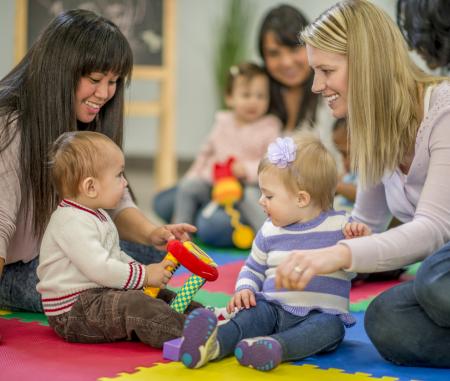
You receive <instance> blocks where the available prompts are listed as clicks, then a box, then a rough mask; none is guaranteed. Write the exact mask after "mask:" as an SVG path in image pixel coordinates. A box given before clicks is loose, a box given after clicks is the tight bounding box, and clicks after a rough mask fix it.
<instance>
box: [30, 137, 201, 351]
mask: <svg viewBox="0 0 450 381" xmlns="http://www.w3.org/2000/svg"><path fill="white" fill-rule="evenodd" d="M124 166H125V163H124V155H123V153H122V151H121V150H120V148H119V147H118V146H117V145H116V144H115V143H114V142H113V141H112V140H111V139H109V138H108V137H107V136H105V135H102V134H100V133H96V132H90V131H76V132H67V133H64V134H62V135H61V136H60V137H59V138H58V139H57V140H56V142H55V143H54V145H53V147H52V151H51V153H50V170H51V174H52V180H53V183H54V186H55V188H56V190H57V193H58V196H59V197H60V199H61V202H60V204H59V205H58V207H57V209H56V210H55V211H54V212H53V214H52V216H51V218H50V222H49V224H48V226H47V229H46V231H45V233H44V236H43V239H42V244H41V250H40V260H39V262H40V263H39V267H38V269H37V274H38V277H39V280H40V281H39V283H38V285H37V290H38V292H39V293H40V294H41V296H42V304H43V307H44V312H45V314H46V315H47V318H48V322H49V325H50V327H52V328H53V329H54V331H55V332H56V333H57V334H58V335H59V336H60V337H62V338H63V339H65V340H67V341H71V342H80V343H101V342H112V341H118V340H131V339H134V338H137V339H138V340H140V341H142V342H144V343H146V344H148V345H151V346H153V347H156V348H160V347H162V345H163V343H164V342H165V341H167V340H170V339H173V338H176V337H179V336H180V335H181V333H182V328H183V323H184V320H185V316H184V315H183V314H180V313H177V312H175V311H174V310H173V309H171V308H170V306H169V304H168V303H169V302H170V301H171V300H172V298H173V297H174V296H175V295H174V293H172V292H171V291H169V290H166V289H164V288H165V286H166V284H167V282H168V281H169V279H170V278H171V276H172V274H171V273H170V272H169V271H168V270H166V267H167V266H173V265H174V264H173V263H172V262H171V261H168V260H163V261H162V262H160V263H156V264H150V265H148V266H144V265H142V264H140V263H137V262H136V261H134V260H133V259H132V258H131V257H129V256H128V255H127V254H125V253H124V252H123V251H121V250H120V247H119V235H118V232H117V229H116V227H115V225H114V222H113V221H112V220H111V217H110V216H109V214H108V213H107V212H106V211H105V210H104V209H113V208H115V207H116V206H117V204H118V203H119V200H120V199H121V198H122V195H123V192H124V190H125V187H126V186H127V181H126V179H125V177H124ZM144 286H152V287H159V288H161V289H162V290H161V291H160V294H159V295H158V298H157V299H156V298H151V297H149V296H147V295H145V294H144V292H143V291H142V288H143V287H144ZM195 306H197V307H198V306H200V305H199V304H195V303H193V304H192V305H191V306H190V309H191V310H192V308H194V307H195Z"/></svg>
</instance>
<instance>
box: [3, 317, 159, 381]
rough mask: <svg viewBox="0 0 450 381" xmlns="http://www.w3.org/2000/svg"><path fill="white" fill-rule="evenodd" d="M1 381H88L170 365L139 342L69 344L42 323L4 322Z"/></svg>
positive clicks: (7, 320)
mask: <svg viewBox="0 0 450 381" xmlns="http://www.w3.org/2000/svg"><path fill="white" fill-rule="evenodd" d="M0 332H1V335H2V342H1V343H0V379H1V380H33V381H48V380H58V381H85V380H96V379H98V378H100V377H114V376H116V375H117V374H118V373H121V372H129V373H132V372H134V371H135V369H136V368H137V367H138V366H146V367H148V366H151V365H153V364H154V363H155V362H167V361H166V360H163V358H162V351H161V350H157V349H153V348H151V347H149V346H147V345H145V344H142V343H139V342H118V343H107V344H96V345H91V344H75V343H67V342H65V341H64V340H62V339H61V338H59V337H58V336H56V334H55V333H54V332H53V331H52V329H51V328H49V327H44V326H41V325H39V324H38V323H22V322H20V321H18V320H16V319H1V318H0Z"/></svg>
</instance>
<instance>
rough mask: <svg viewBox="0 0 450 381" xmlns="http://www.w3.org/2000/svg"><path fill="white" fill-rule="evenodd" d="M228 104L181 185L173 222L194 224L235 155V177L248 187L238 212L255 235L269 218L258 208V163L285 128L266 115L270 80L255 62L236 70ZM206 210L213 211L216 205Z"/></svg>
mask: <svg viewBox="0 0 450 381" xmlns="http://www.w3.org/2000/svg"><path fill="white" fill-rule="evenodd" d="M225 101H226V105H227V107H228V108H229V110H228V111H220V112H218V113H217V114H216V118H215V124H214V126H213V129H212V131H211V133H210V134H209V136H208V137H207V139H206V141H205V143H204V144H203V147H202V149H201V151H200V153H199V154H198V156H197V158H196V159H195V161H194V163H193V165H192V166H191V168H190V169H189V171H188V172H187V174H186V176H185V177H184V178H183V179H182V180H181V182H180V184H179V187H178V190H177V194H176V198H175V209H174V217H173V221H174V222H179V221H183V222H187V223H193V224H194V223H195V216H196V215H197V213H198V212H199V210H200V209H201V208H202V207H203V206H205V205H207V204H208V203H209V202H210V201H211V189H212V183H213V173H212V171H213V167H214V164H218V163H224V162H226V161H227V160H228V159H229V158H230V157H233V158H234V159H235V160H234V162H233V165H232V172H233V175H234V176H235V177H237V178H238V179H239V180H241V182H242V183H243V184H244V197H243V200H242V201H241V202H240V203H239V204H238V205H237V209H238V210H239V211H240V212H241V215H242V217H243V219H244V220H245V221H246V223H248V224H249V225H250V226H251V227H252V228H253V229H254V230H255V231H256V230H257V229H259V227H260V226H261V225H262V223H263V222H264V218H265V217H264V214H263V213H262V211H261V210H260V208H259V207H258V198H259V192H258V188H257V168H258V163H259V161H260V160H261V158H262V157H263V156H264V153H265V151H266V149H267V146H268V144H269V143H270V142H271V141H273V140H274V139H275V138H276V137H277V136H278V135H279V133H280V128H281V122H280V121H279V119H278V118H276V117H275V116H273V115H267V111H268V108H269V79H268V77H267V74H266V73H265V71H264V69H262V68H261V67H259V66H258V65H255V64H253V63H242V64H240V65H235V66H232V67H231V68H230V71H229V74H228V83H227V87H226V96H225ZM206 208H207V210H208V213H210V214H212V213H213V210H211V208H212V207H211V206H207V207H206ZM199 230H200V227H199ZM198 233H199V235H201V233H202V232H201V231H199V232H198Z"/></svg>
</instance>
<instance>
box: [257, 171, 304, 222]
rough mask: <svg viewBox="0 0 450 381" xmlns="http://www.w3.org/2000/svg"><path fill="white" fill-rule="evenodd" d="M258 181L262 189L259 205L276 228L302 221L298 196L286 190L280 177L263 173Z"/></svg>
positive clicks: (269, 172) (271, 173) (270, 173)
mask: <svg viewBox="0 0 450 381" xmlns="http://www.w3.org/2000/svg"><path fill="white" fill-rule="evenodd" d="M258 181H259V188H260V189H261V198H260V199H259V204H260V205H261V206H262V207H263V209H264V212H265V213H266V214H267V217H268V218H270V219H271V220H272V223H273V224H274V225H275V226H287V225H291V224H293V223H295V222H298V221H300V220H302V212H301V209H300V208H299V206H298V198H297V196H296V195H295V194H294V193H293V192H290V191H289V190H288V189H286V186H285V185H284V184H283V182H282V181H281V179H280V177H279V176H276V175H275V174H274V173H273V172H271V171H263V172H261V173H260V174H259V176H258Z"/></svg>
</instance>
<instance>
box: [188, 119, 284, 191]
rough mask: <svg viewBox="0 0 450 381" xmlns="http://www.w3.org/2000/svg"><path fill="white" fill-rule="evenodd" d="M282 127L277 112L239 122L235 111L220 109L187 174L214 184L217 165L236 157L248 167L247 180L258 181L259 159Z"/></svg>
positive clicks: (249, 181)
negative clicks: (214, 170) (243, 123)
mask: <svg viewBox="0 0 450 381" xmlns="http://www.w3.org/2000/svg"><path fill="white" fill-rule="evenodd" d="M280 130H281V122H280V120H279V119H278V118H277V117H275V116H273V115H266V116H263V117H262V118H260V119H258V120H257V121H256V122H253V123H248V124H246V125H239V124H238V123H237V121H236V119H235V117H234V113H233V112H231V111H220V112H218V113H217V114H216V120H215V123H214V126H213V129H212V131H211V133H210V134H209V136H208V137H207V139H206V141H205V143H204V144H203V146H202V148H201V150H200V152H199V154H198V155H197V158H196V159H195V161H194V163H193V164H192V166H191V168H190V169H189V171H188V173H187V174H186V176H188V177H199V178H202V179H204V180H206V181H208V182H210V183H212V180H213V179H212V169H213V166H214V164H215V163H223V162H225V161H226V160H227V159H228V158H229V157H230V156H234V157H235V158H236V161H238V162H240V163H242V164H243V165H244V166H245V169H246V176H245V179H244V180H245V181H246V182H247V183H254V184H256V183H257V182H258V178H257V169H258V164H259V161H260V160H261V159H262V158H263V156H264V154H265V153H266V150H267V146H268V145H269V144H270V143H272V142H273V141H274V140H275V139H276V138H277V137H278V136H279V134H280Z"/></svg>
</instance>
